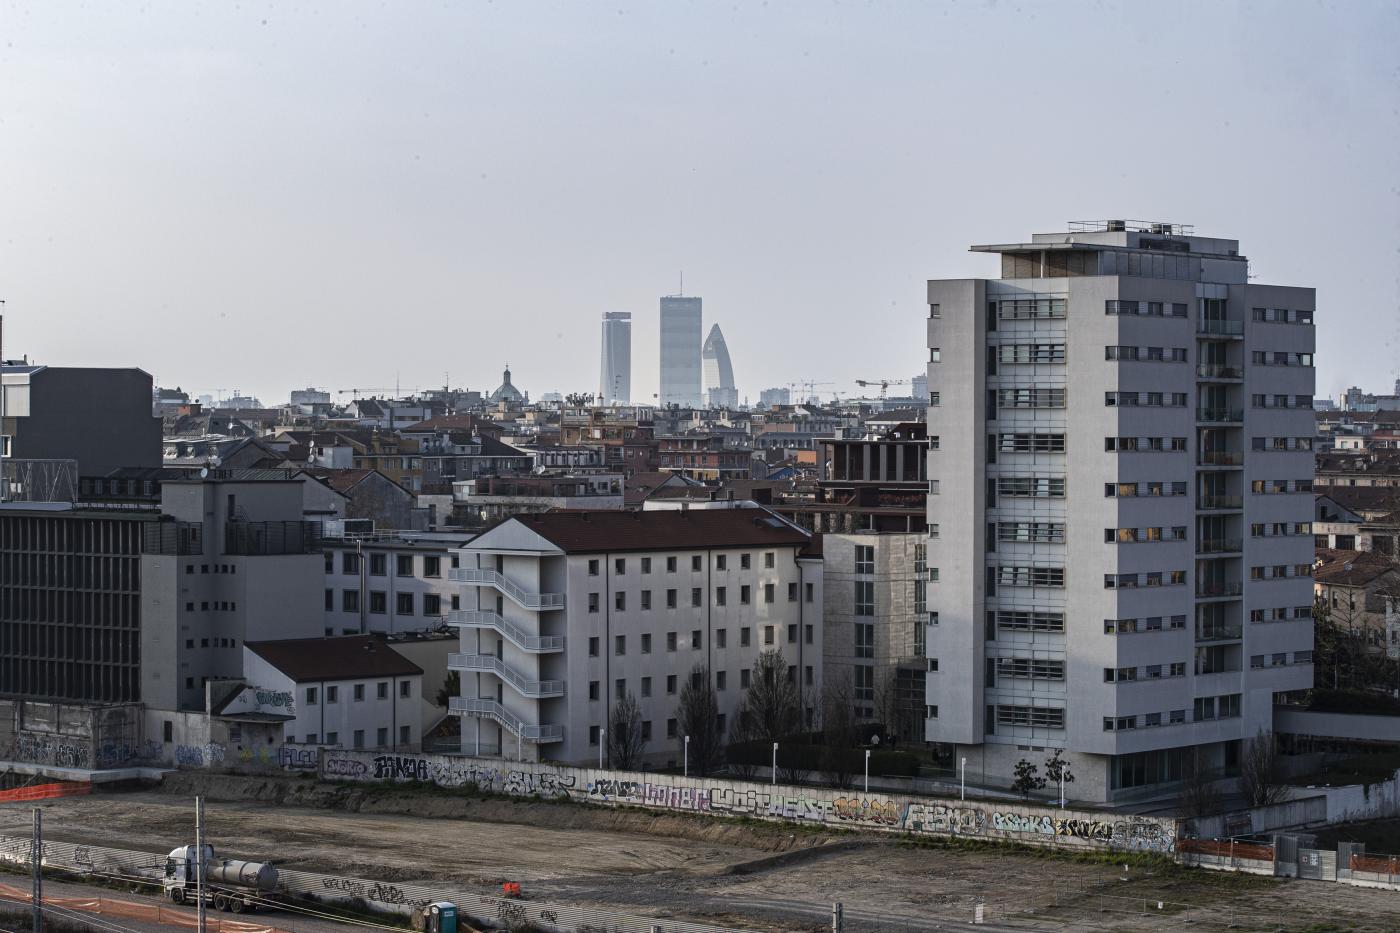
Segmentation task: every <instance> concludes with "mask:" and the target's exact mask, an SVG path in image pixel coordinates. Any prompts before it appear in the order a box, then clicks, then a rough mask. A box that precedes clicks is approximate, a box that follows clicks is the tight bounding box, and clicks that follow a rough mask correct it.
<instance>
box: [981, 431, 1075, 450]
mask: <svg viewBox="0 0 1400 933" xmlns="http://www.w3.org/2000/svg"><path fill="white" fill-rule="evenodd" d="M997 437H998V444H997V446H998V449H999V450H1001V451H1002V452H1003V453H1021V454H1025V453H1037V454H1039V453H1058V454H1062V453H1064V452H1065V436H1064V435H1063V434H1000V435H997Z"/></svg>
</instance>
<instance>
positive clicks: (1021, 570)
mask: <svg viewBox="0 0 1400 933" xmlns="http://www.w3.org/2000/svg"><path fill="white" fill-rule="evenodd" d="M996 570H997V573H996V584H997V585H998V586H1064V585H1065V569H1064V568H1063V567H1015V566H1000V567H997V568H996Z"/></svg>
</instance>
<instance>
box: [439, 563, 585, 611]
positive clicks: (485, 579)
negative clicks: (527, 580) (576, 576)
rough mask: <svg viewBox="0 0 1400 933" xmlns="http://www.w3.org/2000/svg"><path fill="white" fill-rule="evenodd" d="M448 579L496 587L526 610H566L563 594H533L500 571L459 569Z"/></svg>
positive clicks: (472, 568) (470, 568)
mask: <svg viewBox="0 0 1400 933" xmlns="http://www.w3.org/2000/svg"><path fill="white" fill-rule="evenodd" d="M447 578H448V579H449V580H451V581H452V582H454V583H467V584H471V585H473V586H494V587H495V588H496V589H498V590H500V591H501V592H502V593H504V594H506V595H507V596H509V597H510V598H511V599H513V600H515V601H516V602H517V603H519V604H520V605H522V606H524V607H525V608H526V609H536V610H539V609H563V608H564V594H563V593H531V592H530V591H529V590H527V589H525V588H524V587H523V586H521V585H520V584H518V583H516V582H515V581H513V580H511V579H510V578H509V577H507V576H506V575H505V574H503V573H500V572H499V571H495V570H482V569H478V568H476V567H458V568H457V569H456V570H449V571H448V572H447Z"/></svg>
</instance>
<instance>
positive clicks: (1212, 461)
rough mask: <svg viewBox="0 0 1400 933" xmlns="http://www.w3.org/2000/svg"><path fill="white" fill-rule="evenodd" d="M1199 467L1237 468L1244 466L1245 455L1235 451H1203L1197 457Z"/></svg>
mask: <svg viewBox="0 0 1400 933" xmlns="http://www.w3.org/2000/svg"><path fill="white" fill-rule="evenodd" d="M1196 465H1197V466H1208V467H1237V466H1243V465H1244V454H1242V453H1240V452H1238V451H1234V450H1203V451H1201V452H1200V453H1199V454H1198V455H1197V456H1196Z"/></svg>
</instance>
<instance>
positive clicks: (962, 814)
mask: <svg viewBox="0 0 1400 933" xmlns="http://www.w3.org/2000/svg"><path fill="white" fill-rule="evenodd" d="M321 774H322V776H323V777H325V778H328V779H331V780H338V781H421V782H424V783H433V784H437V785H439V786H442V787H463V786H466V785H475V786H477V787H479V788H480V789H481V790H483V791H490V792H492V793H498V794H509V795H514V796H539V797H545V798H568V799H570V800H574V801H578V802H581V803H590V804H598V805H604V806H634V807H651V808H655V809H660V810H675V811H680V812H686V813H709V814H714V815H717V816H748V817H756V818H759V819H772V820H788V821H793V822H805V823H821V824H826V825H830V826H833V827H838V828H842V829H868V830H877V831H884V832H907V833H913V834H915V835H933V836H969V837H973V838H978V839H988V840H997V839H1001V840H1007V841H1013V842H1019V843H1026V844H1029V845H1046V846H1051V845H1071V846H1073V845H1078V846H1090V847H1096V848H1113V849H1127V850H1134V851H1147V852H1162V853H1168V852H1172V851H1173V850H1174V848H1175V844H1176V836H1177V825H1176V821H1175V820H1172V819H1163V818H1158V817H1146V816H1130V815H1124V814H1119V813H1111V814H1110V813H1099V812H1094V811H1081V810H1059V809H1052V808H1048V807H1042V806H1037V805H1034V804H1020V803H1014V802H1012V803H1005V802H993V803H986V802H978V801H965V802H964V801H958V800H950V799H942V798H936V797H909V796H903V795H898V794H881V793H871V794H862V793H859V792H857V791H849V790H830V789H826V788H813V787H789V786H785V785H777V786H774V785H769V784H754V783H748V782H743V781H727V780H718V779H712V778H710V779H702V778H684V777H679V776H677V775H670V774H642V773H637V772H628V771H600V770H595V769H592V768H566V767H560V766H555V765H546V764H534V763H529V762H505V761H500V760H497V759H481V758H460V757H451V756H446V755H384V754H375V753H373V752H346V751H337V750H334V749H327V750H325V751H323V752H322V754H321Z"/></svg>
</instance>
